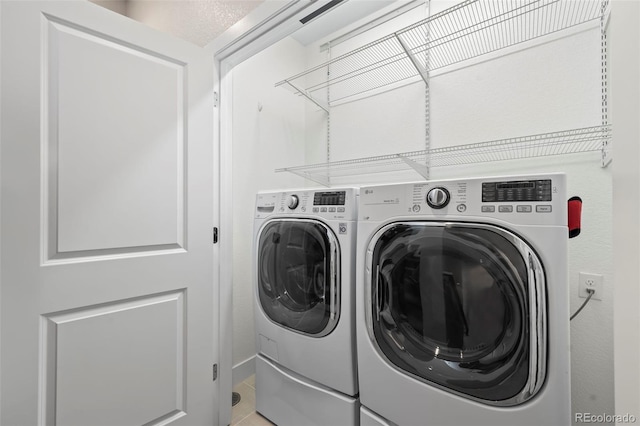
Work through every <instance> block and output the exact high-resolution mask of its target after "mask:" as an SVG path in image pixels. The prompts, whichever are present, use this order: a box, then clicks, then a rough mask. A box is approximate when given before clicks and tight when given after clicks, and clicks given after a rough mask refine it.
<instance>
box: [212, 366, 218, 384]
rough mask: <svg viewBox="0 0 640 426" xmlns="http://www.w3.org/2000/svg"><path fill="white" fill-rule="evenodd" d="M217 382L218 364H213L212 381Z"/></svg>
mask: <svg viewBox="0 0 640 426" xmlns="http://www.w3.org/2000/svg"><path fill="white" fill-rule="evenodd" d="M216 380H218V364H213V381H214V382H215V381H216Z"/></svg>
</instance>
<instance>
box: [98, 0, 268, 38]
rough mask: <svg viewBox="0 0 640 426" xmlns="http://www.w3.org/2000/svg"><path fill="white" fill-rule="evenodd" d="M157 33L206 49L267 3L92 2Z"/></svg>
mask: <svg viewBox="0 0 640 426" xmlns="http://www.w3.org/2000/svg"><path fill="white" fill-rule="evenodd" d="M92 1H93V3H96V4H98V5H100V6H103V7H106V8H108V9H111V10H113V11H114V12H117V13H120V14H122V15H125V16H128V17H130V18H131V19H135V20H136V21H139V22H142V23H144V24H146V25H149V26H150V27H152V28H155V29H157V30H160V31H163V32H166V33H169V34H173V35H175V36H177V37H180V38H183V39H185V40H189V41H190V42H192V43H195V44H197V45H199V46H204V45H206V44H208V43H209V42H211V41H212V40H213V39H215V38H216V37H217V36H218V35H220V34H222V33H223V32H225V31H226V30H227V29H228V28H230V27H231V26H232V25H233V24H235V23H236V22H238V21H239V20H241V19H242V18H244V17H245V16H246V15H248V14H249V12H251V11H252V10H253V9H255V8H256V7H257V6H259V5H260V4H261V3H262V2H263V0H92Z"/></svg>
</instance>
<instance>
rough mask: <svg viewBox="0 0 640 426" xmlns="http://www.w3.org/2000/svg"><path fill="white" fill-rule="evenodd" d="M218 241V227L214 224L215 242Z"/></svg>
mask: <svg viewBox="0 0 640 426" xmlns="http://www.w3.org/2000/svg"><path fill="white" fill-rule="evenodd" d="M217 242H218V227H217V226H214V227H213V244H216V243H217Z"/></svg>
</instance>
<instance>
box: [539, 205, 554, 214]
mask: <svg viewBox="0 0 640 426" xmlns="http://www.w3.org/2000/svg"><path fill="white" fill-rule="evenodd" d="M536 212H537V213H551V206H550V205H542V206H536Z"/></svg>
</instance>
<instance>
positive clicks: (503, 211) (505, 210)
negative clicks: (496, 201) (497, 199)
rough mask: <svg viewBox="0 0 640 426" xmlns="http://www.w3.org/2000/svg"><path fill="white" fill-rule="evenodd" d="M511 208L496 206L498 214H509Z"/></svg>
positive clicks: (511, 210)
mask: <svg viewBox="0 0 640 426" xmlns="http://www.w3.org/2000/svg"><path fill="white" fill-rule="evenodd" d="M511 212H513V206H498V213H511Z"/></svg>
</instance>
